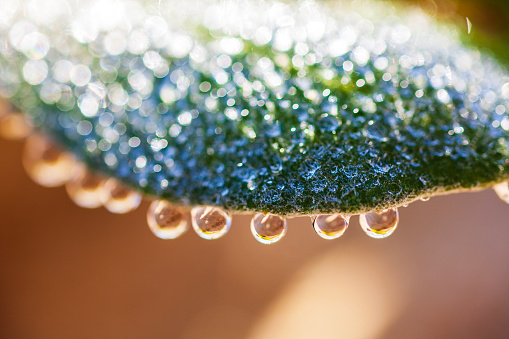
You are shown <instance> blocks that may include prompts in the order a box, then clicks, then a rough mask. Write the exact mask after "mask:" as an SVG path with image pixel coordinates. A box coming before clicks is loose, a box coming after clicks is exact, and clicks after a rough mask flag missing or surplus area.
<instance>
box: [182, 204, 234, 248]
mask: <svg viewBox="0 0 509 339" xmlns="http://www.w3.org/2000/svg"><path fill="white" fill-rule="evenodd" d="M191 217H192V224H193V229H194V230H195V232H196V233H197V234H198V235H199V236H200V237H202V238H203V239H207V240H212V239H218V238H221V237H222V236H224V235H225V234H226V233H228V231H229V230H230V226H231V223H232V218H231V215H230V213H228V212H226V211H224V210H222V209H220V208H218V207H212V206H198V207H194V208H193V209H192V210H191Z"/></svg>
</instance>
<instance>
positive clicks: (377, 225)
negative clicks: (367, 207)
mask: <svg viewBox="0 0 509 339" xmlns="http://www.w3.org/2000/svg"><path fill="white" fill-rule="evenodd" d="M398 221H399V214H398V210H397V209H396V208H391V209H388V210H385V211H383V212H381V213H376V212H369V213H366V214H361V215H360V217H359V222H360V224H361V227H362V229H363V230H364V232H366V234H367V235H369V236H370V237H372V238H375V239H382V238H386V237H388V236H389V235H391V234H392V233H393V232H394V230H395V229H396V227H397V226H398Z"/></svg>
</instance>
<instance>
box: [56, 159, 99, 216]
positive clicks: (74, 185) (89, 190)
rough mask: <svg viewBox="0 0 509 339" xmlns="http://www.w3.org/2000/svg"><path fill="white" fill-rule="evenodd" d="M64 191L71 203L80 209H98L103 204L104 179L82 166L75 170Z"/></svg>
mask: <svg viewBox="0 0 509 339" xmlns="http://www.w3.org/2000/svg"><path fill="white" fill-rule="evenodd" d="M65 189H66V191H67V194H68V195H69V197H70V198H71V199H72V201H74V203H75V204H76V205H78V206H80V207H84V208H98V207H100V206H101V205H102V203H103V195H104V193H103V189H104V179H103V178H102V177H101V176H99V175H97V174H95V173H93V172H91V171H89V170H88V169H87V168H86V167H85V166H84V165H81V166H79V167H77V168H76V170H75V171H74V175H73V178H72V179H71V181H69V182H68V183H67V184H66V185H65Z"/></svg>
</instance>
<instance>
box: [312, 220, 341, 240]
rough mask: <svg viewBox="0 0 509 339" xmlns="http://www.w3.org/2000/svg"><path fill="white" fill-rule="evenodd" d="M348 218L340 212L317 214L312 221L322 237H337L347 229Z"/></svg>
mask: <svg viewBox="0 0 509 339" xmlns="http://www.w3.org/2000/svg"><path fill="white" fill-rule="evenodd" d="M348 219H349V218H348V217H345V216H343V215H341V214H330V215H319V216H317V217H316V218H315V220H314V221H313V228H314V229H315V231H316V233H317V234H318V235H319V236H320V237H322V238H324V239H328V240H329V239H337V238H339V237H340V236H342V235H343V234H344V233H345V231H346V230H347V228H348Z"/></svg>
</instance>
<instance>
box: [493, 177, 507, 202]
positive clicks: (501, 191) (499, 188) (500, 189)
mask: <svg viewBox="0 0 509 339" xmlns="http://www.w3.org/2000/svg"><path fill="white" fill-rule="evenodd" d="M493 189H494V190H495V193H497V195H498V197H499V198H500V199H501V200H502V201H503V202H505V203H506V204H509V183H508V182H502V183H500V184H496V185H495V186H493Z"/></svg>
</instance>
